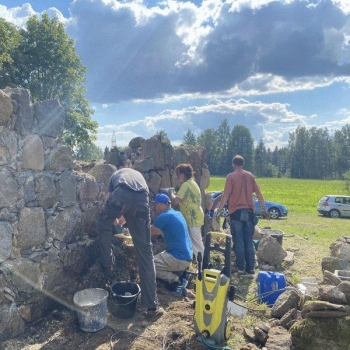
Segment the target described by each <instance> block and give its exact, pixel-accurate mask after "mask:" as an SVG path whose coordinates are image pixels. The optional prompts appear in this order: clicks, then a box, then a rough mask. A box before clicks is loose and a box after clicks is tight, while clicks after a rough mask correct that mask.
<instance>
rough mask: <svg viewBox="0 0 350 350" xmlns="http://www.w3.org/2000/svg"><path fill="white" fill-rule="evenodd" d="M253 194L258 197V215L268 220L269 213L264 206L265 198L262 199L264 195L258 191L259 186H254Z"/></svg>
mask: <svg viewBox="0 0 350 350" xmlns="http://www.w3.org/2000/svg"><path fill="white" fill-rule="evenodd" d="M254 192H255V194H256V196H257V197H258V201H259V203H260V208H261V210H260V215H261V216H262V217H263V218H265V219H269V220H270V214H269V213H268V212H267V211H266V206H265V200H264V197H263V195H262V193H261V191H260V188H259V186H256V188H255V191H254Z"/></svg>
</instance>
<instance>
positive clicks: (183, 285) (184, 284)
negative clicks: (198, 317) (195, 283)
mask: <svg viewBox="0 0 350 350" xmlns="http://www.w3.org/2000/svg"><path fill="white" fill-rule="evenodd" d="M187 283H188V280H187V279H185V278H183V279H182V281H181V284H180V285H179V286H178V287H177V288H176V290H175V291H174V292H172V294H175V295H181V294H182V293H183V292H184V290H185V288H186V287H187Z"/></svg>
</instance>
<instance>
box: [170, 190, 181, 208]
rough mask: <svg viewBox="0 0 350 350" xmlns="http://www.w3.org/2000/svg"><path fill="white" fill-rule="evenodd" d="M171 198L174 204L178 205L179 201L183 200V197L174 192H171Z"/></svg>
mask: <svg viewBox="0 0 350 350" xmlns="http://www.w3.org/2000/svg"><path fill="white" fill-rule="evenodd" d="M170 200H171V204H172V205H178V204H179V203H181V202H182V199H181V198H180V197H178V196H177V195H176V194H174V192H172V193H171V195H170Z"/></svg>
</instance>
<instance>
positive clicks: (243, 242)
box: [230, 209, 255, 271]
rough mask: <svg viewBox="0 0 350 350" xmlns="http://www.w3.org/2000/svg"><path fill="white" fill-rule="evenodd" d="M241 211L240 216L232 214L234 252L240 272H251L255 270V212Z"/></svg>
mask: <svg viewBox="0 0 350 350" xmlns="http://www.w3.org/2000/svg"><path fill="white" fill-rule="evenodd" d="M239 210H240V215H235V214H237V213H236V212H235V213H233V214H231V221H230V227H231V235H232V238H233V243H234V252H235V254H236V266H237V268H238V269H239V270H246V271H250V270H254V269H255V252H254V246H253V235H254V224H253V220H252V218H253V211H252V210H251V209H239ZM232 217H234V219H232Z"/></svg>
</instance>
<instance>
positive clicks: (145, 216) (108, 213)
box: [98, 168, 164, 315]
mask: <svg viewBox="0 0 350 350" xmlns="http://www.w3.org/2000/svg"><path fill="white" fill-rule="evenodd" d="M121 216H123V217H124V218H125V220H126V223H127V226H128V228H129V231H130V234H131V237H132V240H133V243H134V247H135V251H136V257H137V262H138V270H139V277H140V287H141V302H142V305H143V306H144V307H146V308H148V313H149V314H150V315H151V314H155V313H158V312H159V311H160V310H161V308H158V299H157V285H156V273H155V267H154V258H153V252H152V243H151V233H150V223H151V220H150V207H149V190H148V186H147V183H146V181H145V179H144V177H143V176H142V174H141V173H140V172H138V171H136V170H134V169H131V168H123V169H120V170H117V171H115V172H114V173H113V174H112V176H111V178H110V180H109V184H108V188H107V193H106V196H105V203H104V206H103V209H102V212H101V213H100V216H99V221H98V229H99V235H100V251H101V265H102V268H103V269H104V271H105V273H106V275H107V277H111V273H110V272H111V266H112V257H111V247H112V236H113V227H112V225H113V222H114V221H115V220H116V219H119V218H120V217H121ZM162 311H164V310H162Z"/></svg>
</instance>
